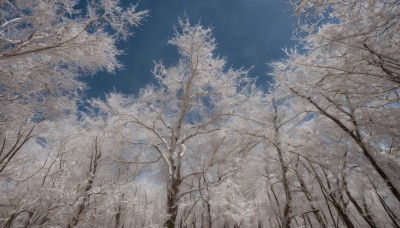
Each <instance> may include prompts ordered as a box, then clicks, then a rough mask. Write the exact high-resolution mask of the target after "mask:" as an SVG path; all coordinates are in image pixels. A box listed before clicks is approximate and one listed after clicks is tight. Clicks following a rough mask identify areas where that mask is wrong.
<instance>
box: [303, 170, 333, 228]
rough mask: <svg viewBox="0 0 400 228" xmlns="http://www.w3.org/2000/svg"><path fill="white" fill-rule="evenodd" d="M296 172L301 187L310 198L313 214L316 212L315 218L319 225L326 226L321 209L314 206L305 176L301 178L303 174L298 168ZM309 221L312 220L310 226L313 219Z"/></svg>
mask: <svg viewBox="0 0 400 228" xmlns="http://www.w3.org/2000/svg"><path fill="white" fill-rule="evenodd" d="M296 174H297V179H298V180H299V183H300V186H301V188H302V190H303V192H304V195H305V196H306V198H307V199H308V202H310V206H311V209H312V211H313V214H314V216H315V218H316V219H317V220H318V222H319V225H320V226H321V227H322V228H326V225H325V223H324V220H323V219H322V217H321V215H320V214H319V210H318V209H316V208H315V207H314V202H315V201H314V200H313V199H312V198H311V193H310V191H309V190H308V188H307V186H306V183H305V182H304V180H303V178H301V176H300V174H299V173H298V171H297V170H296ZM309 222H310V226H311V221H309Z"/></svg>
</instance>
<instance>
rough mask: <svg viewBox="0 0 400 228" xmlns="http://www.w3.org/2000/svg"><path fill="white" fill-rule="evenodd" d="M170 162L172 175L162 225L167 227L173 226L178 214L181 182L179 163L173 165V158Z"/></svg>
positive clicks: (171, 227)
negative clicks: (164, 219) (166, 217)
mask: <svg viewBox="0 0 400 228" xmlns="http://www.w3.org/2000/svg"><path fill="white" fill-rule="evenodd" d="M171 164H172V165H173V167H174V169H173V175H172V176H171V179H170V181H169V182H168V186H167V213H168V219H167V220H166V221H165V223H164V226H165V227H167V228H173V227H175V221H176V216H177V215H178V209H179V205H178V200H179V198H178V197H179V196H178V193H179V188H180V186H181V183H182V179H181V174H180V165H179V164H178V165H177V166H174V163H173V160H172V159H171Z"/></svg>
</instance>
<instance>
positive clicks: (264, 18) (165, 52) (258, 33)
mask: <svg viewBox="0 0 400 228" xmlns="http://www.w3.org/2000/svg"><path fill="white" fill-rule="evenodd" d="M122 2H123V3H124V4H126V5H129V4H131V3H132V4H135V3H136V2H131V1H128V0H122ZM138 9H147V10H150V15H149V17H147V18H146V20H145V21H143V22H142V26H140V27H139V28H137V29H135V30H134V32H135V35H134V36H133V37H131V38H130V39H129V40H128V41H127V42H122V43H121V44H119V47H120V48H122V49H124V50H125V55H123V56H120V57H119V60H120V61H121V63H123V64H124V69H122V70H118V71H117V72H116V73H115V74H108V73H105V72H100V73H98V74H96V75H94V76H93V77H87V78H85V79H84V81H85V82H87V83H88V86H89V87H90V89H88V91H87V92H86V94H87V96H88V97H104V94H105V93H107V92H110V91H113V90H114V88H115V90H116V91H118V92H122V93H125V94H136V93H137V92H138V90H139V89H140V88H141V87H143V86H144V85H146V84H148V83H152V82H153V77H152V74H151V70H152V68H153V61H158V60H162V61H163V62H164V63H165V64H166V65H173V64H174V63H175V62H176V60H177V58H178V53H177V51H176V49H175V48H174V47H173V46H171V45H168V44H167V42H168V40H169V39H171V38H172V37H173V34H174V26H175V25H176V24H177V20H178V17H181V18H183V17H184V16H185V14H186V15H187V17H188V18H190V20H191V21H192V22H194V23H195V22H198V21H200V22H201V24H202V25H203V26H205V27H211V28H213V34H214V37H215V38H216V41H217V43H218V46H217V53H216V54H217V55H219V56H223V57H226V59H227V61H228V65H227V66H228V67H233V68H240V67H244V68H245V69H248V68H250V67H252V66H254V67H253V69H252V70H251V71H250V76H252V77H258V78H259V80H258V85H259V86H262V87H264V88H267V86H268V81H269V80H270V78H269V77H267V76H266V72H268V71H270V68H268V66H267V64H266V63H268V62H271V61H274V60H279V59H281V58H284V53H283V51H282V48H284V47H292V46H294V44H295V43H294V41H293V40H292V35H293V32H292V31H293V29H294V28H295V24H296V21H295V18H293V17H291V16H290V15H291V8H290V6H289V5H287V4H286V3H283V2H282V1H281V0H141V2H139V5H138Z"/></svg>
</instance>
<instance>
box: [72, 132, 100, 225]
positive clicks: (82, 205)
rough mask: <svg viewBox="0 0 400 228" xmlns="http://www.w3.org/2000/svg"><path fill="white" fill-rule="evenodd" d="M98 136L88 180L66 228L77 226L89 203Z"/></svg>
mask: <svg viewBox="0 0 400 228" xmlns="http://www.w3.org/2000/svg"><path fill="white" fill-rule="evenodd" d="M99 135H100V133H99ZM99 135H97V136H96V138H95V140H94V150H93V153H92V157H91V160H90V168H89V178H88V180H87V183H86V185H85V188H84V190H83V193H82V195H81V196H79V197H78V206H77V209H76V211H75V215H74V216H73V217H72V218H71V219H70V222H69V224H68V228H71V227H75V226H76V225H77V224H78V222H79V219H80V217H81V215H82V214H83V213H84V212H85V210H86V207H87V206H86V205H87V204H88V202H89V199H90V191H91V190H92V188H93V182H94V178H95V176H96V172H97V165H98V161H99V159H100V157H101V151H100V150H99V148H98V139H99Z"/></svg>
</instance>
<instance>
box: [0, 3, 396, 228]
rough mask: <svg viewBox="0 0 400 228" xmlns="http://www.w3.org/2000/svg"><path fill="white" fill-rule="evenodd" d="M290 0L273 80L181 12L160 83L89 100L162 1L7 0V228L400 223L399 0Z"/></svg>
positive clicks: (157, 68)
mask: <svg viewBox="0 0 400 228" xmlns="http://www.w3.org/2000/svg"><path fill="white" fill-rule="evenodd" d="M289 3H290V5H291V7H292V8H291V10H292V13H293V16H295V17H297V19H298V24H297V28H298V30H299V32H298V36H297V37H296V39H297V40H296V42H297V43H298V46H297V47H294V48H292V49H285V53H286V57H285V58H284V59H280V60H279V59H278V60H276V61H275V62H273V63H271V67H272V69H273V70H272V71H271V72H270V73H269V76H270V77H272V78H273V81H272V82H271V84H270V85H268V88H269V89H268V91H265V90H263V89H261V88H260V87H259V86H258V85H257V84H256V79H255V78H252V77H249V70H248V69H233V68H229V67H227V65H228V63H227V61H226V59H225V58H223V57H219V56H218V55H216V54H215V52H216V50H217V48H218V47H217V44H216V43H217V41H216V40H215V39H214V38H213V35H212V29H210V28H206V27H203V26H202V25H201V24H198V23H197V24H196V23H192V22H190V21H189V20H188V19H186V18H182V19H179V20H177V26H176V31H175V36H174V37H173V38H172V39H171V40H169V41H165V42H168V43H169V44H170V45H173V46H174V47H175V48H176V49H177V51H178V53H179V60H178V61H177V62H176V63H175V64H172V65H164V64H163V63H162V62H156V63H155V64H154V69H153V72H152V74H153V77H154V81H155V83H152V84H150V85H147V86H145V87H144V88H142V89H141V90H140V91H139V93H138V94H137V95H135V96H134V95H126V94H121V93H118V92H112V93H109V94H107V96H106V98H105V99H96V98H92V99H90V100H89V101H87V105H86V106H85V108H81V107H78V104H79V102H82V97H83V94H84V93H85V88H86V86H87V85H86V84H85V83H84V82H83V81H82V80H81V79H82V76H83V75H93V74H95V73H96V72H99V71H108V72H114V71H115V70H117V69H120V68H121V67H122V65H121V63H120V62H119V61H118V56H119V55H121V54H122V53H123V52H122V50H119V49H118V48H117V44H118V42H120V41H123V40H126V39H127V38H128V37H130V36H131V34H132V32H133V31H134V30H135V28H137V27H138V26H139V27H140V26H141V24H140V22H141V21H142V20H143V19H144V18H145V17H146V16H147V15H149V14H151V12H148V11H143V10H142V11H140V10H137V7H136V6H132V7H130V8H124V7H122V6H121V5H120V2H119V0H87V1H85V3H84V5H82V2H80V1H73V0H71V1H64V0H0V107H1V109H0V193H1V194H0V227H6V228H10V227H68V228H69V227H115V228H122V227H167V228H172V227H188V228H189V227H208V228H212V227H214V228H216V227H227V228H228V227H229V228H230V227H232V228H238V227H259V228H261V227H271V228H275V227H277V228H290V227H310V228H317V227H323V228H329V227H334V228H339V227H350V228H353V227H359V228H364V227H372V228H374V227H388V228H389V227H395V228H399V227H400V87H399V85H400V23H399V20H400V1H399V0H290V1H289ZM78 4H79V7H77V6H78ZM139 4H140V3H139ZM260 26H261V25H260ZM215 29H218V28H215ZM165 58H168V56H166V57H165Z"/></svg>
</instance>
